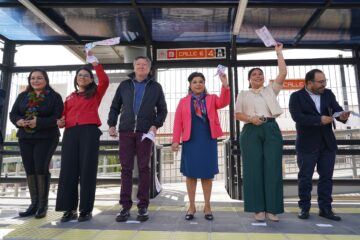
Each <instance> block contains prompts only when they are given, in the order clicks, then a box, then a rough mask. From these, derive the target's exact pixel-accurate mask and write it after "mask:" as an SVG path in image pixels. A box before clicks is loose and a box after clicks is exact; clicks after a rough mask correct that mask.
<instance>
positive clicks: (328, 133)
mask: <svg viewBox="0 0 360 240" xmlns="http://www.w3.org/2000/svg"><path fill="white" fill-rule="evenodd" d="M289 110H290V114H291V117H292V119H293V120H294V121H295V122H296V132H297V136H296V151H297V152H307V153H309V152H314V151H316V150H320V149H321V148H322V147H323V144H326V146H327V148H328V149H329V150H334V151H335V150H337V145H336V139H335V135H334V132H333V130H332V124H327V125H321V116H322V115H325V116H330V115H331V114H330V111H331V112H332V113H335V112H341V111H343V109H342V107H340V105H339V104H338V102H337V101H336V98H335V95H334V93H333V92H332V91H331V90H330V89H325V91H324V93H323V94H321V96H320V111H321V114H320V113H319V112H318V111H317V110H316V107H315V103H314V101H313V100H312V99H311V97H310V95H309V93H308V92H307V91H306V90H305V88H303V89H301V90H298V91H296V92H294V93H292V94H291V96H290V102H289ZM337 120H338V121H340V120H339V119H338V118H337Z"/></svg>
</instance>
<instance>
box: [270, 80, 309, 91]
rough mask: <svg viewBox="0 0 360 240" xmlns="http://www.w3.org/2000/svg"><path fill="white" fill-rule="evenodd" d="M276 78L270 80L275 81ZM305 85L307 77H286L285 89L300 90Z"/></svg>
mask: <svg viewBox="0 0 360 240" xmlns="http://www.w3.org/2000/svg"><path fill="white" fill-rule="evenodd" d="M273 81H274V80H270V82H273ZM304 86H305V79H285V81H284V83H283V89H284V90H298V89H301V88H303V87H304Z"/></svg>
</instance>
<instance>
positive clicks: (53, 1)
mask: <svg viewBox="0 0 360 240" xmlns="http://www.w3.org/2000/svg"><path fill="white" fill-rule="evenodd" d="M241 1H243V0H241ZM29 3H30V4H29ZM29 5H30V6H29ZM238 8H239V1H238V0H228V1H218V0H197V1H196V0H192V1H187V0H181V1H179V0H170V1H168V0H156V1H155V0H117V1H114V0H112V1H110V0H98V1H96V0H87V1H80V0H78V1H75V0H63V1H57V0H48V1H45V0H19V1H16V0H0V39H2V40H4V41H13V42H15V43H17V44H58V45H69V46H83V45H84V44H85V43H88V42H91V41H97V40H102V39H106V38H112V37H121V42H120V44H119V46H117V47H121V46H147V47H149V46H156V47H159V46H160V47H161V46H175V47H176V46H187V47H189V46H199V45H203V46H206V45H212V44H213V45H230V44H231V42H232V41H233V39H234V38H233V32H234V30H235V29H234V24H235V23H236V21H237V20H236V15H237V14H238ZM235 25H236V24H235ZM262 26H267V28H268V29H269V30H270V32H271V33H272V35H273V36H274V38H275V39H276V40H277V41H280V42H283V43H284V44H285V46H288V47H301V48H306V47H309V48H334V49H336V48H338V49H341V48H358V47H359V46H360V1H359V0H278V1H274V0H248V1H247V5H246V8H245V11H244V17H243V21H242V24H241V26H240V28H239V29H240V30H239V34H238V35H236V45H237V46H238V47H263V43H262V42H261V40H260V39H259V38H258V37H257V35H256V33H255V29H258V28H261V27H262ZM238 27H239V26H238Z"/></svg>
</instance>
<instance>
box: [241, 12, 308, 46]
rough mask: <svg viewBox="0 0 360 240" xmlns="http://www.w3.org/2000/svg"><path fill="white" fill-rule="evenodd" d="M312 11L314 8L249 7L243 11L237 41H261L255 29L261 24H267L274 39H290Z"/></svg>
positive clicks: (261, 25) (282, 40)
mask: <svg viewBox="0 0 360 240" xmlns="http://www.w3.org/2000/svg"><path fill="white" fill-rule="evenodd" d="M313 12H314V9H290V8H276V9H275V8H249V9H247V10H246V12H245V16H244V20H243V23H242V26H241V29H240V34H239V35H238V37H237V42H238V43H255V42H256V43H262V42H261V40H260V39H259V37H258V36H257V35H256V33H255V30H256V29H259V28H261V27H263V26H267V28H268V29H269V31H270V33H271V34H272V36H273V37H274V38H275V40H277V41H279V42H289V41H292V40H293V39H294V38H295V36H296V35H297V34H298V32H299V31H300V29H301V28H302V27H303V25H304V24H305V23H306V22H307V21H308V19H309V18H310V16H311V15H312V14H313ZM284 19H286V21H284Z"/></svg>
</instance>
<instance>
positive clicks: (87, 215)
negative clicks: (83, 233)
mask: <svg viewBox="0 0 360 240" xmlns="http://www.w3.org/2000/svg"><path fill="white" fill-rule="evenodd" d="M91 218H92V213H91V212H80V215H79V217H78V222H85V221H89V220H90V219H91Z"/></svg>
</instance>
